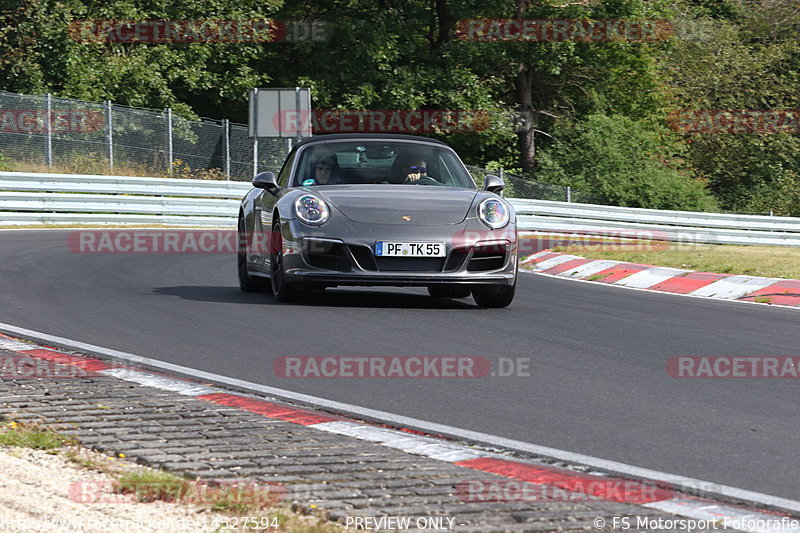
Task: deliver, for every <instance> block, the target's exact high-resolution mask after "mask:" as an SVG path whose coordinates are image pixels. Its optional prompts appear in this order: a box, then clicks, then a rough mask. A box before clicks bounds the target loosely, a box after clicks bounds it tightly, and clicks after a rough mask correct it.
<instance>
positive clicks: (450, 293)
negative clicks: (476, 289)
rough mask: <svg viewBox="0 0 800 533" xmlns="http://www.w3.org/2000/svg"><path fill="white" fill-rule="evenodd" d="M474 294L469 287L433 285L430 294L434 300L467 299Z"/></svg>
mask: <svg viewBox="0 0 800 533" xmlns="http://www.w3.org/2000/svg"><path fill="white" fill-rule="evenodd" d="M471 292H472V288H471V287H470V286H469V285H431V286H430V287H428V294H430V295H431V296H433V297H434V298H466V297H468V296H469V295H470V293H471Z"/></svg>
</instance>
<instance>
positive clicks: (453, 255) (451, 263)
mask: <svg viewBox="0 0 800 533" xmlns="http://www.w3.org/2000/svg"><path fill="white" fill-rule="evenodd" d="M467 255H469V249H468V248H454V249H452V250H450V256H449V257H448V258H447V263H445V265H444V269H445V270H446V271H448V272H449V271H451V270H458V269H459V268H461V265H463V264H464V260H465V259H466V258H467Z"/></svg>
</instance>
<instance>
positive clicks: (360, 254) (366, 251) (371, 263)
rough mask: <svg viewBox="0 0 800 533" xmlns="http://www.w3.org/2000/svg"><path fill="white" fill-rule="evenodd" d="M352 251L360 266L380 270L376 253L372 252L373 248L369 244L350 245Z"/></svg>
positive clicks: (365, 268)
mask: <svg viewBox="0 0 800 533" xmlns="http://www.w3.org/2000/svg"><path fill="white" fill-rule="evenodd" d="M350 253H352V254H353V257H354V258H355V260H356V263H358V266H360V267H361V268H363V269H364V270H378V265H377V264H375V255H374V254H373V253H372V248H370V247H369V246H358V245H352V244H351V245H350Z"/></svg>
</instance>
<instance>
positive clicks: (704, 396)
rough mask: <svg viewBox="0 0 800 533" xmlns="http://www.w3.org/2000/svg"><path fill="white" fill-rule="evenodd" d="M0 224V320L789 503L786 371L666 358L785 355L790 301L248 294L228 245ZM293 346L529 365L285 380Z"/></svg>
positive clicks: (592, 287)
mask: <svg viewBox="0 0 800 533" xmlns="http://www.w3.org/2000/svg"><path fill="white" fill-rule="evenodd" d="M68 233H69V232H68V231H2V232H0V258H2V261H1V262H0V299H1V300H0V301H2V307H0V309H2V311H0V322H4V323H8V324H13V325H16V326H19V327H23V328H28V329H32V330H36V331H41V332H45V333H48V334H51V335H58V336H62V337H66V338H70V339H73V340H77V341H82V342H86V343H91V344H95V345H100V346H103V347H106V348H112V349H116V350H121V351H125V352H130V353H134V354H138V355H143V356H147V357H152V358H156V359H159V360H162V361H167V362H171V363H175V364H179V365H184V366H188V367H192V368H196V369H200V370H205V371H208V372H214V373H217V374H222V375H225V376H229V377H234V378H238V379H244V380H247V381H251V382H257V383H260V384H264V385H269V386H273V387H280V388H284V389H288V390H291V391H295V392H300V393H305V394H311V395H315V396H319V397H323V398H327V399H330V400H335V401H340V402H346V403H350V404H354V405H359V406H363V407H370V408H373V409H379V410H384V411H388V412H391V413H395V414H401V415H406V416H411V417H415V418H420V419H423V420H428V421H433V422H438V423H442V424H448V425H450V426H454V427H458V428H464V429H470V430H474V431H480V432H484V433H489V434H493V435H497V436H501V437H506V438H511V439H516V440H521V441H526V442H530V443H533V444H538V445H543V446H550V447H555V448H560V449H564V450H569V451H572V452H577V453H583V454H586V455H591V456H595V457H600V458H603V459H609V460H614V461H619V462H623V463H628V464H631V465H635V466H639V467H644V468H650V469H654V470H660V471H664V472H670V473H673V474H679V475H684V476H688V477H693V478H699V479H703V480H706V481H712V482H716V483H722V484H725V485H732V486H735V487H739V488H742V489H747V490H752V491H758V492H763V493H766V494H770V495H773V496H780V497H784V498H790V499H798V498H800V475H798V472H800V468H798V463H797V451H796V450H797V443H798V442H800V423H798V400H797V399H798V394H797V390H798V389H797V387H798V382H797V380H791V379H715V380H707V379H701V380H697V379H676V378H673V377H670V376H669V375H668V374H667V372H666V363H667V360H668V359H669V358H670V357H673V356H678V355H695V356H696V355H707V356H714V355H726V356H774V355H794V356H796V355H798V347H799V346H800V311H797V310H791V309H782V308H773V307H768V306H765V305H747V304H735V303H730V302H724V301H717V300H704V299H698V298H687V297H681V296H674V295H668V294H661V293H648V292H644V291H633V290H625V289H620V288H615V287H607V286H603V285H599V284H590V283H576V282H573V281H569V280H562V279H555V278H548V277H545V276H540V275H534V274H524V275H522V276H521V279H520V283H519V287H518V291H517V297H516V299H515V301H514V303H513V304H512V306H511V307H510V308H508V309H481V308H478V307H476V306H475V305H474V303H473V301H472V299H464V300H434V299H432V298H430V297H429V296H428V295H427V292H425V291H424V290H419V289H393V288H374V289H344V288H338V289H332V290H331V289H329V290H328V291H327V293H326V294H324V295H319V296H315V297H313V298H312V299H311V300H310V301H308V302H305V303H302V304H289V305H286V304H278V303H276V302H275V301H274V300H273V299H272V298H271V297H270V296H269V295H266V294H243V293H241V292H239V290H238V288H237V284H236V275H235V257H234V256H233V255H232V254H79V253H74V252H71V251H70V250H69V248H68V247H67V235H68ZM303 355H315V356H325V355H337V356H345V355H355V356H375V355H380V356H391V355H397V356H403V355H474V356H483V357H487V358H489V359H491V360H492V361H496V359H497V357H498V356H511V357H527V358H530V366H531V376H530V377H518V376H513V377H499V376H496V377H487V378H482V379H471V380H460V379H285V378H284V379H282V378H278V377H276V376H275V374H274V373H273V369H272V362H273V360H274V359H275V358H276V357H280V356H303Z"/></svg>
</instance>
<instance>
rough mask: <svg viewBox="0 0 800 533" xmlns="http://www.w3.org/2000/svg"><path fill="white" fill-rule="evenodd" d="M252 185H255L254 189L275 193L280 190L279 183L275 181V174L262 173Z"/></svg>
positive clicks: (254, 179)
mask: <svg viewBox="0 0 800 533" xmlns="http://www.w3.org/2000/svg"><path fill="white" fill-rule="evenodd" d="M250 183H252V184H253V187H256V188H258V189H266V190H268V191H274V190H275V189H277V188H278V181H277V180H276V179H275V173H274V172H260V173H259V174H257V175H256V177H255V178H253V181H251V182H250Z"/></svg>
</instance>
